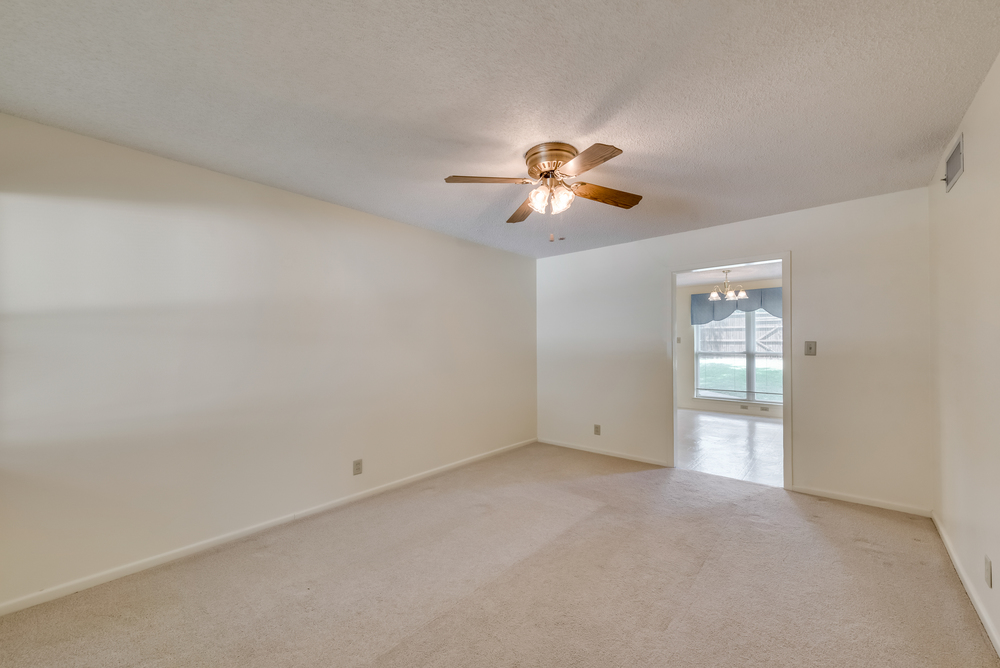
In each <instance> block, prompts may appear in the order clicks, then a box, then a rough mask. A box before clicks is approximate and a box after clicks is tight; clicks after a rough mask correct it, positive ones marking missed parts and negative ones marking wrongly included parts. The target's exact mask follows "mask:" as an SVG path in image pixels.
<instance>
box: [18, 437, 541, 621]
mask: <svg viewBox="0 0 1000 668" xmlns="http://www.w3.org/2000/svg"><path fill="white" fill-rule="evenodd" d="M535 440H536V439H533V438H531V439H528V440H527V441H521V442H520V443H512V444H511V445H505V446H503V447H502V448H497V449H496V450H490V451H489V452H484V453H481V454H478V455H473V456H472V457H466V458H465V459H460V460H458V461H457V462H452V463H451V464H445V465H444V466H438V467H437V468H433V469H431V470H429V471H424V472H423V473H416V474H414V475H411V476H408V477H406V478H402V479H400V480H396V481H394V482H389V483H386V484H384V485H379V486H378V487H373V488H371V489H366V490H365V491H363V492H358V493H357V494H351V495H349V496H344V497H341V498H339V499H334V500H333V501H328V502H326V503H323V504H320V505H318V506H314V507H312V508H306V509H305V510H300V511H298V512H295V513H292V514H290V515H285V516H283V517H278V518H275V519H272V520H267V521H266V522H261V523H260V524H254V525H253V526H249V527H246V528H244V529H238V530H236V531H231V532H229V533H226V534H222V535H221V536H216V537H214V538H209V539H207V540H203V541H199V542H197V543H193V544H191V545H186V546H184V547H180V548H177V549H176V550H170V551H169V552H164V553H162V554H157V555H154V556H152V557H147V558H145V559H140V560H138V561H133V562H132V563H129V564H124V565H122V566H116V567H115V568H109V569H108V570H106V571H101V572H100V573H95V574H93V575H87V576H84V577H82V578H78V579H76V580H73V581H71V582H66V583H64V584H61V585H56V586H54V587H49V588H47V589H43V590H41V591H37V592H33V593H31V594H26V595H24V596H20V597H18V598H14V599H11V600H9V601H4V602H3V603H0V615H6V614H9V613H11V612H16V611H18V610H23V609H25V608H30V607H31V606H33V605H38V604H39V603H45V602H47V601H52V600H54V599H57V598H61V597H63V596H68V595H69V594H74V593H76V592H78V591H82V590H84V589H89V588H91V587H96V586H97V585H99V584H104V583H105V582H110V581H111V580H116V579H118V578H120V577H124V576H126V575H131V574H133V573H138V572H139V571H142V570H146V569H147V568H152V567H153V566H159V565H160V564H165V563H167V562H168V561H174V560H175V559H180V558H182V557H186V556H189V555H192V554H195V553H197V552H201V551H202V550H207V549H209V548H212V547H215V546H217V545H222V544H223V543H228V542H230V541H234V540H238V539H240V538H243V537H245V536H249V535H250V534H254V533H257V532H258V531H263V530H264V529H270V528H271V527H274V526H278V525H279V524H286V523H288V522H292V521H294V520H297V519H301V518H303V517H308V516H309V515H315V514H316V513H321V512H323V511H325V510H330V509H332V508H336V507H337V506H343V505H345V504H348V503H351V502H353V501H358V500H360V499H363V498H365V497H369V496H374V495H375V494H380V493H382V492H387V491H389V490H391V489H396V488H397V487H402V486H404V485H408V484H410V483H414V482H417V481H418V480H422V479H424V478H428V477H430V476H432V475H436V474H438V473H443V472H444V471H448V470H451V469H454V468H458V467H459V466H464V465H465V464H471V463H472V462H475V461H478V460H480V459H486V458H487V457H493V456H495V455H499V454H500V453H502V452H507V451H508V450H513V449H515V448H520V447H522V446H525V445H528V444H529V443H534V442H535Z"/></svg>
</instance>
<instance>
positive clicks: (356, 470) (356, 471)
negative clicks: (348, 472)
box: [354, 459, 361, 475]
mask: <svg viewBox="0 0 1000 668" xmlns="http://www.w3.org/2000/svg"><path fill="white" fill-rule="evenodd" d="M354 475H361V460H360V459H355V460H354Z"/></svg>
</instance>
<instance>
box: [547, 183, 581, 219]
mask: <svg viewBox="0 0 1000 668" xmlns="http://www.w3.org/2000/svg"><path fill="white" fill-rule="evenodd" d="M574 199H576V194H575V193H574V192H573V191H572V190H570V189H569V188H567V187H566V186H564V185H562V184H560V185H558V186H556V188H555V190H553V191H552V213H562V212H563V211H565V210H566V209H568V208H569V205H570V204H572V203H573V200H574Z"/></svg>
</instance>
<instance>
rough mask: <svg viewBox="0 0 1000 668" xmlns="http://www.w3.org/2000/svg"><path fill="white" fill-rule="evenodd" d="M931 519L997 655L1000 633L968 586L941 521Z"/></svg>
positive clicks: (999, 649)
mask: <svg viewBox="0 0 1000 668" xmlns="http://www.w3.org/2000/svg"><path fill="white" fill-rule="evenodd" d="M931 519H932V520H934V526H935V527H937V532H938V535H939V536H941V542H942V543H944V549H946V550H947V551H948V556H949V557H951V563H952V565H953V566H954V567H955V572H957V573H958V579H959V580H961V581H962V586H963V587H965V593H966V594H968V595H969V600H970V601H972V607H973V608H975V610H976V614H978V615H979V619H980V621H982V623H983V628H985V629H986V635H988V636H989V637H990V642H992V643H993V649H994V650H995V651H996V653H997V654H1000V633H998V632H997V627H996V626H995V625H994V624H993V620H992V619H990V616H989V613H988V612H987V611H986V606H984V605H983V602H982V601H981V600H980V598H979V596H977V595H976V590H975V589H974V588H973V587H970V586H969V583H970V582H971V580H970V578H969V574H968V573H966V572H965V569H964V568H962V564H961V562H959V560H958V557H957V555H956V552H955V546H954V545H953V544H952V542H951V539H950V538H948V534H947V533H945V531H944V527H942V526H941V521H940V520H939V519H938V516H937V514H934V513H932V514H931Z"/></svg>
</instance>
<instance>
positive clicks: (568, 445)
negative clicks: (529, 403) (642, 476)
mask: <svg viewBox="0 0 1000 668" xmlns="http://www.w3.org/2000/svg"><path fill="white" fill-rule="evenodd" d="M538 442H539V443H545V444H546V445H558V446H559V447H560V448H572V449H574V450H583V451H585V452H593V453H594V454H598V455H607V456H608V457H617V458H618V459H631V460H632V461H634V462H642V463H643V464H654V465H656V466H666V467H669V466H670V464H668V463H667V462H664V461H661V460H659V459H648V458H646V457H636V456H635V455H628V454H625V453H624V452H615V451H614V450H601V449H600V448H591V447H589V446H586V445H576V444H574V443H563V442H562V441H553V440H551V439H547V438H540V439H538Z"/></svg>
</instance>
